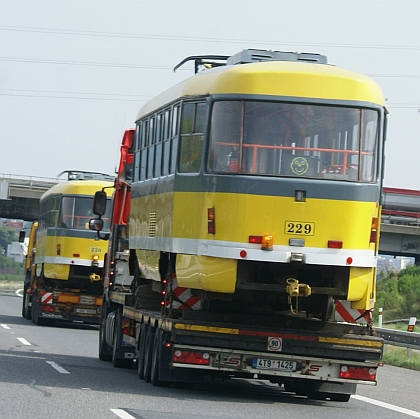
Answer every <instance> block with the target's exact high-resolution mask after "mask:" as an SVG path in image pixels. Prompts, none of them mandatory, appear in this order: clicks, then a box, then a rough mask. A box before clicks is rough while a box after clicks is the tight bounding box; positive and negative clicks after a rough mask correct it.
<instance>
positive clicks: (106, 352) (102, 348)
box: [99, 320, 112, 361]
mask: <svg viewBox="0 0 420 419" xmlns="http://www.w3.org/2000/svg"><path fill="white" fill-rule="evenodd" d="M99 359H100V360H101V361H111V360H112V353H111V350H110V349H109V346H108V344H107V343H106V342H105V333H104V323H103V320H101V323H100V325H99Z"/></svg>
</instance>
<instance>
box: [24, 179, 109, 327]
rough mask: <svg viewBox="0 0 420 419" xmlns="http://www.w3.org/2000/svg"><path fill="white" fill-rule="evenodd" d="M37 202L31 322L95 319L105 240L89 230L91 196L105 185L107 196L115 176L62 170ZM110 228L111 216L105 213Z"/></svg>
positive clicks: (100, 284)
mask: <svg viewBox="0 0 420 419" xmlns="http://www.w3.org/2000/svg"><path fill="white" fill-rule="evenodd" d="M65 173H67V174H68V181H67V182H59V183H58V184H57V185H55V186H53V187H52V188H51V189H49V190H48V191H47V192H45V193H44V194H43V195H42V197H41V200H40V214H39V219H38V226H37V229H36V253H35V257H34V258H33V260H32V264H33V265H34V272H33V278H32V279H31V284H30V290H29V291H28V293H29V294H30V298H29V299H28V300H27V301H29V302H31V310H27V309H26V312H27V313H28V314H27V315H26V316H25V317H28V318H29V313H30V312H31V317H32V320H33V321H34V322H35V323H37V324H38V323H39V322H40V321H42V320H44V321H46V320H47V319H51V320H66V321H84V322H88V323H98V322H99V316H100V307H101V304H102V298H101V295H102V283H101V272H102V269H103V256H104V254H105V253H106V249H107V243H106V242H105V241H98V240H96V237H95V233H94V232H92V231H91V230H89V220H90V219H91V218H92V217H94V215H93V213H92V204H93V196H94V194H95V192H96V191H97V190H98V189H101V188H105V190H106V191H107V193H109V195H111V193H112V189H113V181H114V177H112V176H109V175H104V174H100V173H92V172H80V171H66V172H63V173H61V174H60V175H59V177H60V176H61V175H63V174H65ZM104 229H105V230H108V231H109V214H105V215H104Z"/></svg>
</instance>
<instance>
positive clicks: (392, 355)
mask: <svg viewBox="0 0 420 419" xmlns="http://www.w3.org/2000/svg"><path fill="white" fill-rule="evenodd" d="M385 347H386V349H385V353H384V355H383V358H382V361H383V363H384V364H385V365H393V366H394V367H400V368H407V369H410V370H416V371H420V352H419V351H415V350H409V349H407V348H401V347H399V346H392V345H386V346H385Z"/></svg>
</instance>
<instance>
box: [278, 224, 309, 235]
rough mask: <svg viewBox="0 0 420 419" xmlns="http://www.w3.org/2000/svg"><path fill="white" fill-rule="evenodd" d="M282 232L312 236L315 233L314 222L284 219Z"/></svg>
mask: <svg viewBox="0 0 420 419" xmlns="http://www.w3.org/2000/svg"><path fill="white" fill-rule="evenodd" d="M284 234H291V235H293V236H313V235H314V234H315V223H310V222H306V221H286V222H285V224H284Z"/></svg>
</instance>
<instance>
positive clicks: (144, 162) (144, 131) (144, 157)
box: [139, 120, 148, 180]
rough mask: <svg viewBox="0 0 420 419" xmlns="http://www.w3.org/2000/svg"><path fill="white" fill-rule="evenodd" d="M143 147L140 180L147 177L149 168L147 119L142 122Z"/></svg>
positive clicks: (141, 150)
mask: <svg viewBox="0 0 420 419" xmlns="http://www.w3.org/2000/svg"><path fill="white" fill-rule="evenodd" d="M141 126H142V128H141V149H140V159H139V160H140V180H145V179H146V173H147V172H146V169H147V148H146V146H147V132H148V123H147V120H146V121H143V122H142V124H141Z"/></svg>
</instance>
